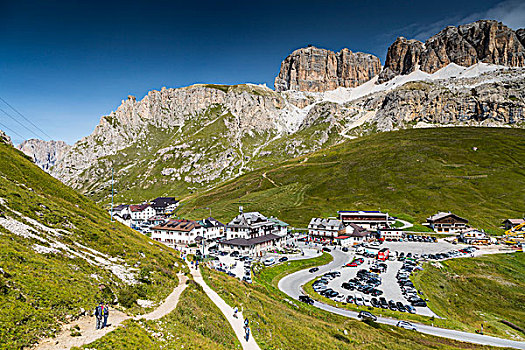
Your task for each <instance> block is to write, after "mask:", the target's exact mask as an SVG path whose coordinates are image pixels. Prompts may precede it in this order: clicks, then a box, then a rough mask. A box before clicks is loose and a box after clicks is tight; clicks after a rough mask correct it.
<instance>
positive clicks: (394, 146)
mask: <svg viewBox="0 0 525 350" xmlns="http://www.w3.org/2000/svg"><path fill="white" fill-rule="evenodd" d="M474 147H477V148H476V150H474V149H475V148H474ZM524 156H525V130H520V129H503V128H462V127H457V128H435V129H410V130H400V131H394V132H384V133H378V134H374V135H370V136H365V137H362V138H358V139H354V140H349V141H346V142H345V143H343V144H339V145H336V146H333V147H330V148H327V149H324V150H321V151H318V152H315V153H312V154H309V155H308V156H305V157H300V158H297V159H294V160H291V161H288V162H284V163H280V164H277V165H274V166H267V167H265V168H263V169H260V170H255V171H253V172H250V173H247V174H245V175H244V176H241V177H239V178H237V179H234V180H231V181H228V182H226V183H223V184H222V185H220V186H217V187H216V188H214V189H211V190H209V191H207V192H204V193H199V194H196V195H192V196H189V197H188V198H187V200H185V201H184V204H185V206H184V207H183V208H182V209H181V212H180V214H181V215H186V216H188V217H191V218H199V217H202V216H203V215H205V214H206V210H205V209H199V208H202V207H210V208H211V209H212V212H213V215H214V216H215V217H217V218H218V219H220V220H224V221H228V220H230V219H231V218H232V217H234V216H235V215H236V213H237V210H238V205H239V204H238V203H239V202H243V203H244V207H245V210H254V211H255V210H256V211H261V212H263V213H264V214H266V215H274V216H277V217H279V218H280V219H282V220H284V221H286V222H288V223H290V224H292V226H295V227H306V225H307V224H308V222H309V220H310V219H311V218H312V217H327V216H335V215H337V211H338V210H352V209H362V210H377V209H380V210H383V211H388V212H389V213H391V214H392V215H398V216H400V215H399V214H404V215H406V217H408V218H412V219H411V220H409V221H412V222H414V223H416V224H418V223H421V222H423V221H425V220H426V218H427V217H428V216H430V215H432V214H434V213H436V212H438V211H448V210H450V211H452V212H454V213H456V214H458V215H460V216H463V217H466V218H467V219H469V220H470V223H471V224H472V225H473V226H475V227H479V228H484V229H490V230H491V232H495V233H497V232H501V230H500V229H499V227H500V225H501V222H502V221H503V220H504V219H505V218H509V217H519V216H520V215H522V213H523V212H525V201H523V196H522V193H521V191H518V190H517V189H518V188H525V171H524V168H523V162H522V161H521V159H523V157H524ZM263 174H265V175H266V177H267V178H270V179H272V181H273V182H274V183H275V184H277V185H274V184H272V183H271V182H270V181H268V180H267V179H266V178H264V177H263V176H262V175H263ZM413 230H418V231H419V230H420V231H423V230H425V228H423V226H420V225H419V226H418V225H416V227H415V228H413Z"/></svg>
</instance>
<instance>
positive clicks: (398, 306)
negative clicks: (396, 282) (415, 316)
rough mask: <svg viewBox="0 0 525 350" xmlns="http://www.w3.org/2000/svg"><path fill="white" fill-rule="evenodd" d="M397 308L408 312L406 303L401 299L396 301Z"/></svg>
mask: <svg viewBox="0 0 525 350" xmlns="http://www.w3.org/2000/svg"><path fill="white" fill-rule="evenodd" d="M396 306H397V309H398V310H399V311H401V312H407V309H406V308H405V305H403V304H402V303H401V302H400V301H398V302H397V303H396Z"/></svg>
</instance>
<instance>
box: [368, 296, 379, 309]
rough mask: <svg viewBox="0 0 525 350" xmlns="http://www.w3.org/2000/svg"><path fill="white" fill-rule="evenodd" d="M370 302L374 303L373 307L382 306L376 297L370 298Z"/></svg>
mask: <svg viewBox="0 0 525 350" xmlns="http://www.w3.org/2000/svg"><path fill="white" fill-rule="evenodd" d="M370 304H372V306H373V307H378V308H379V307H381V304H380V303H379V301H378V300H377V299H376V298H372V299H370Z"/></svg>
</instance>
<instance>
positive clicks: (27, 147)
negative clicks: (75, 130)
mask: <svg viewBox="0 0 525 350" xmlns="http://www.w3.org/2000/svg"><path fill="white" fill-rule="evenodd" d="M17 148H18V149H19V150H20V151H22V152H24V153H25V154H26V155H28V156H29V157H31V158H32V159H33V162H34V163H35V164H36V165H38V166H39V167H40V168H42V169H43V170H45V171H48V170H49V169H51V168H52V167H53V166H54V165H55V164H56V163H57V162H60V161H61V160H62V158H64V155H65V154H66V153H67V152H68V151H69V149H70V148H71V146H69V145H68V144H66V143H65V142H64V141H42V140H38V139H30V140H26V141H24V142H22V143H21V144H20V145H19V146H18V147H17Z"/></svg>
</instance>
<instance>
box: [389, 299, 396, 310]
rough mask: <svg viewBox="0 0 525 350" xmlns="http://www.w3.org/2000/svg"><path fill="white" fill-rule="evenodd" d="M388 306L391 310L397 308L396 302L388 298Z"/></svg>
mask: <svg viewBox="0 0 525 350" xmlns="http://www.w3.org/2000/svg"><path fill="white" fill-rule="evenodd" d="M388 308H389V309H390V310H392V311H396V310H397V306H396V303H395V302H394V301H393V300H389V301H388Z"/></svg>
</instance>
